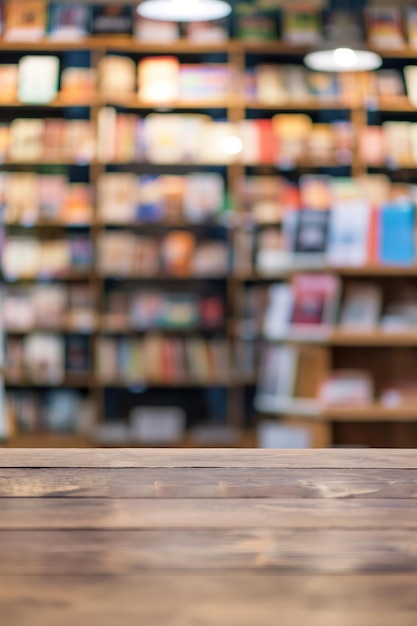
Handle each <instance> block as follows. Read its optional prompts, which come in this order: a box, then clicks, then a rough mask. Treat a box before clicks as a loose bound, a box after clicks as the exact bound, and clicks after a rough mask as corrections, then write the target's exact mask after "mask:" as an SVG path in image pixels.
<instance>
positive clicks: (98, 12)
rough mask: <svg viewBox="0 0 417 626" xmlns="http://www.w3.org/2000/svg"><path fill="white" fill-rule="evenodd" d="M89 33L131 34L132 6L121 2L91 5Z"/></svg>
mask: <svg viewBox="0 0 417 626" xmlns="http://www.w3.org/2000/svg"><path fill="white" fill-rule="evenodd" d="M91 33H92V34H93V35H126V36H132V34H133V7H132V6H125V5H123V4H101V5H99V6H95V7H93V11H92V16H91Z"/></svg>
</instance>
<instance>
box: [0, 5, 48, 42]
mask: <svg viewBox="0 0 417 626" xmlns="http://www.w3.org/2000/svg"><path fill="white" fill-rule="evenodd" d="M46 22H47V6H46V2H45V1H44V0H7V1H6V4H5V7H4V38H5V39H6V40H8V41H38V40H39V39H42V37H44V36H45V31H46Z"/></svg>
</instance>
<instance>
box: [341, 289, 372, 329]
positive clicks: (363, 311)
mask: <svg viewBox="0 0 417 626" xmlns="http://www.w3.org/2000/svg"><path fill="white" fill-rule="evenodd" d="M381 308H382V292H381V289H380V288H379V287H378V286H377V285H369V284H356V285H353V284H352V285H348V287H347V288H346V295H345V299H344V303H343V305H342V311H341V315H340V326H341V327H342V328H345V329H355V330H371V329H372V328H375V326H376V325H377V324H378V321H379V318H380V315H381Z"/></svg>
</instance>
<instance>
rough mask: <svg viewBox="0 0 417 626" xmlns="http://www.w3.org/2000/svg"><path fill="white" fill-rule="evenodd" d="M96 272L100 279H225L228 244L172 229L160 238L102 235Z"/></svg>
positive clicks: (130, 234) (121, 234) (121, 233)
mask: <svg viewBox="0 0 417 626" xmlns="http://www.w3.org/2000/svg"><path fill="white" fill-rule="evenodd" d="M97 263H98V270H99V272H100V273H101V274H102V275H103V276H109V277H110V276H116V277H117V276H120V277H123V276H125V277H135V276H138V277H139V276H144V277H145V276H152V275H155V274H156V275H157V274H158V273H159V274H162V275H165V274H166V275H167V276H173V277H175V276H177V277H192V276H200V277H204V276H208V277H214V276H219V277H224V276H225V275H226V273H227V271H228V268H229V263H228V249H227V244H226V242H224V241H220V240H215V239H212V240H206V241H202V240H199V241H198V240H197V239H196V237H195V235H193V234H192V233H190V232H188V231H183V230H181V231H179V230H172V231H170V232H169V233H168V234H166V235H164V236H163V237H162V239H158V238H156V237H150V236H148V237H145V236H138V235H135V234H133V233H129V232H106V233H102V234H101V235H100V237H99V240H98V260H97Z"/></svg>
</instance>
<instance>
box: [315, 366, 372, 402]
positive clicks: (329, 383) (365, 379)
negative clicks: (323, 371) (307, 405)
mask: <svg viewBox="0 0 417 626" xmlns="http://www.w3.org/2000/svg"><path fill="white" fill-rule="evenodd" d="M373 395H374V387H373V383H372V381H371V378H370V376H369V373H368V372H361V371H356V370H341V371H335V372H332V373H331V374H330V375H329V376H328V378H327V379H326V380H325V381H324V382H323V384H322V385H321V387H320V391H319V399H320V403H321V404H322V405H324V406H325V407H332V406H364V405H365V406H366V405H369V404H371V402H372V398H373Z"/></svg>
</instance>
